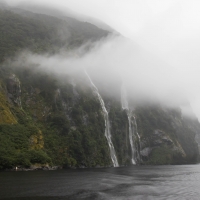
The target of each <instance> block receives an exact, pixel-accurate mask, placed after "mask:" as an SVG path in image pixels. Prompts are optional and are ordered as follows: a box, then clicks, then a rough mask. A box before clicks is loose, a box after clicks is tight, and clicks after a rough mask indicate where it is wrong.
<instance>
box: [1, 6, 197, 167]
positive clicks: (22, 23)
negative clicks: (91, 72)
mask: <svg viewBox="0 0 200 200" xmlns="http://www.w3.org/2000/svg"><path fill="white" fill-rule="evenodd" d="M14 11H15V12H13V11H8V10H0V16H1V17H0V36H1V37H0V141H1V145H0V168H12V167H14V166H24V167H29V166H31V165H33V164H40V165H61V166H65V167H98V166H113V165H115V164H116V163H117V165H118V164H119V165H120V166H121V165H131V164H185V163H196V162H198V159H199V149H198V145H197V142H196V141H198V138H199V135H200V124H199V122H198V121H197V120H192V119H187V118H185V117H183V115H182V113H181V110H180V109H179V108H166V107H163V106H161V105H158V104H157V105H153V104H151V105H150V104H149V105H148V106H147V105H146V106H135V107H134V108H132V107H133V106H132V107H131V106H130V108H129V107H125V108H123V106H122V105H121V96H120V94H121V88H120V84H116V87H115V90H116V93H118V94H119V95H118V97H116V96H115V97H112V95H107V94H106V93H104V92H102V90H98V87H96V86H94V84H95V83H91V80H90V81H88V77H87V76H86V75H85V73H84V70H82V71H80V73H81V74H82V75H81V76H79V77H78V78H76V79H75V78H74V77H73V76H72V75H63V76H62V77H61V76H58V75H56V74H53V73H50V72H47V71H46V72H45V71H43V70H40V69H39V68H38V67H37V66H32V65H31V64H30V65H28V66H27V65H26V64H25V65H24V66H20V65H19V64H18V65H16V64H15V65H12V63H13V60H14V61H16V59H18V58H16V57H14V59H13V56H14V55H16V54H17V52H19V51H20V50H23V49H25V48H26V49H28V50H29V51H33V52H35V53H37V54H39V53H41V52H43V53H44V52H48V53H49V54H50V55H53V54H55V53H56V52H59V49H60V48H62V49H65V51H67V52H70V51H71V50H72V49H74V48H76V47H77V46H80V45H82V44H83V43H87V42H88V41H90V43H92V42H93V41H96V40H99V39H101V38H102V37H106V36H108V35H109V34H110V33H109V32H108V31H104V30H101V29H99V28H97V27H95V26H93V25H92V24H89V23H83V22H79V21H77V20H74V19H71V18H66V19H65V20H63V19H62V20H61V19H58V18H55V17H52V16H47V15H40V14H34V13H30V12H28V11H22V10H17V11H16V10H14ZM16 13H18V14H16ZM58 27H59V28H60V27H61V29H59V30H60V31H59V32H57V30H58ZM61 32H62V33H63V34H61ZM65 33H66V35H65ZM61 35H62V37H61ZM63 35H64V37H63ZM63 41H65V42H64V43H63ZM86 48H87V50H88V49H90V48H91V47H90V46H87V45H86ZM8 58H10V59H11V61H9V62H6V61H7V59H8ZM12 59H13V60H12ZM15 63H16V62H15ZM19 63H20V62H19ZM58 65H59V63H58ZM92 84H93V85H92ZM97 85H98V84H97ZM100 97H101V98H100ZM127 102H129V103H130V104H131V100H130V99H127ZM131 108H132V109H131ZM105 130H106V131H107V132H105ZM111 151H113V152H114V155H115V156H116V159H117V162H116V161H115V162H113V159H112V158H113V155H111V153H110V152H111ZM117 165H115V166H117Z"/></svg>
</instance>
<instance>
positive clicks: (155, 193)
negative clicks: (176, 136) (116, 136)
mask: <svg viewBox="0 0 200 200" xmlns="http://www.w3.org/2000/svg"><path fill="white" fill-rule="evenodd" d="M0 199H10V200H14V199H16V200H25V199H30V200H48V199H49V200H65V199H66V200H67V199H70V200H78V199H88V200H90V199H91V200H104V199H114V200H122V199H123V200H129V199H133V200H137V199H139V200H143V199H144V200H149V199H152V200H157V199H172V200H173V199H177V200H179V199H181V200H184V199H190V200H199V199H200V165H182V166H134V167H128V168H125V167H123V168H106V169H82V170H60V171H32V172H30V171H29V172H0Z"/></svg>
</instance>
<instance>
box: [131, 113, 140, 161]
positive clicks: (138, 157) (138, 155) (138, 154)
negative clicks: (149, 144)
mask: <svg viewBox="0 0 200 200" xmlns="http://www.w3.org/2000/svg"><path fill="white" fill-rule="evenodd" d="M133 119H134V122H135V132H136V134H137V137H138V143H139V148H138V153H137V159H138V161H139V162H140V161H141V157H140V149H141V140H140V135H139V133H138V130H137V121H136V118H135V116H133Z"/></svg>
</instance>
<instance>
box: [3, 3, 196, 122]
mask: <svg viewBox="0 0 200 200" xmlns="http://www.w3.org/2000/svg"><path fill="white" fill-rule="evenodd" d="M7 2H8V3H10V4H17V3H19V2H22V1H20V0H7ZM23 2H28V3H30V2H34V3H36V2H37V3H38V4H41V0H40V1H39V0H34V1H31V0H25V1H23ZM42 4H46V5H53V6H54V7H58V8H61V9H64V8H65V7H66V8H69V9H71V10H73V11H75V12H78V13H81V14H84V15H88V16H91V17H94V18H97V19H100V20H101V21H103V22H105V23H107V24H108V25H109V26H111V27H113V28H114V29H115V30H117V31H118V32H120V33H121V34H122V35H124V36H126V37H128V38H130V39H132V40H133V41H134V42H135V43H137V44H138V45H139V46H141V47H142V48H144V49H145V50H146V51H147V52H148V51H149V52H150V53H151V54H153V55H154V56H155V57H158V58H159V59H161V60H163V61H164V63H167V64H168V65H169V67H167V69H166V65H163V66H161V65H160V66H159V67H156V69H155V68H152V70H153V69H155V70H157V71H159V73H152V72H150V70H149V73H150V74H151V75H152V76H154V77H155V78H154V79H156V80H157V76H160V79H159V80H158V82H157V85H159V84H161V83H163V82H167V83H168V84H164V89H165V88H166V87H167V86H166V85H168V86H170V87H168V89H172V88H173V85H174V87H179V88H180V90H181V91H185V93H186V94H187V98H188V99H189V101H190V102H191V105H192V107H193V110H194V112H195V113H196V114H197V116H198V118H199V119H200V105H199V102H200V93H199V90H200V78H199V76H200V1H199V0H190V1H189V0H125V1H124V0H84V1H83V0H56V1H53V0H42ZM125 49H126V50H125V51H129V50H130V51H131V49H130V48H129V47H128V48H125ZM100 52H102V50H101V51H100ZM119 53H121V52H117V54H114V55H115V56H116V55H118V54H119ZM114 55H113V57H114ZM122 59H126V60H129V61H130V62H132V61H133V60H132V59H129V58H127V56H125V57H123V56H122ZM97 60H98V59H97ZM121 62H122V61H121ZM137 62H139V61H138V60H137ZM146 65H148V64H147V63H146ZM151 67H152V66H151ZM141 68H142V67H141ZM142 69H143V71H142V70H140V73H141V74H143V73H144V74H146V75H148V73H145V71H146V70H147V68H145V67H143V68H142ZM148 69H149V68H148ZM155 85H156V81H155V83H154V86H155ZM155 89H158V90H159V89H160V88H156V87H155Z"/></svg>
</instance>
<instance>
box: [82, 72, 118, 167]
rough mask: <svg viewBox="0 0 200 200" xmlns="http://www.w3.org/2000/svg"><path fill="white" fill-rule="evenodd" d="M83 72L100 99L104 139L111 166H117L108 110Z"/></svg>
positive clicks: (97, 92)
mask: <svg viewBox="0 0 200 200" xmlns="http://www.w3.org/2000/svg"><path fill="white" fill-rule="evenodd" d="M85 74H86V76H87V77H88V79H89V81H90V83H91V85H92V88H93V90H94V92H95V93H96V95H97V97H98V99H99V101H100V104H101V107H102V110H103V114H104V119H105V136H106V139H107V141H108V146H109V148H110V157H111V160H112V163H113V166H114V167H118V166H119V164H118V161H117V156H116V153H115V148H114V146H113V143H112V140H111V133H110V122H109V117H108V111H107V110H106V107H105V103H104V101H103V99H102V97H101V95H100V94H99V91H98V89H97V87H96V86H95V85H94V83H93V82H92V80H91V78H90V76H89V75H88V73H87V72H86V71H85Z"/></svg>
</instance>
